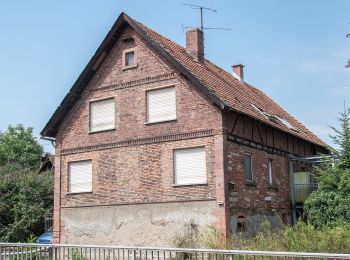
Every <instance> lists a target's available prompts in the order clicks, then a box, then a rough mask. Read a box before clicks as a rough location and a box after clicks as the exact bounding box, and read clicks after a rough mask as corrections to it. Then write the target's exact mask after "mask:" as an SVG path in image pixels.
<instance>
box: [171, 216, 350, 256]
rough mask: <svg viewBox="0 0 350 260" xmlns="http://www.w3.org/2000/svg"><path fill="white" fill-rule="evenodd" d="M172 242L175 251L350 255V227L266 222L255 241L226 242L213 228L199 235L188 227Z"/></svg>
mask: <svg viewBox="0 0 350 260" xmlns="http://www.w3.org/2000/svg"><path fill="white" fill-rule="evenodd" d="M173 242H174V246H175V247H181V248H212V249H241V250H263V251H290V252H314V253H317V252H320V253H350V225H349V224H343V225H339V226H338V227H335V228H329V227H325V228H321V229H316V228H314V227H313V226H312V225H308V224H305V223H303V222H299V223H297V224H296V225H295V226H293V227H291V226H287V225H284V226H281V227H280V228H276V227H272V225H271V224H270V223H269V222H268V221H265V222H264V223H263V224H262V227H261V230H260V231H259V232H258V233H257V234H256V235H255V236H254V237H250V238H247V237H245V236H244V235H239V234H236V235H234V234H232V235H231V236H230V237H229V239H227V240H226V241H225V240H224V239H223V238H222V237H221V236H220V234H218V232H217V231H216V230H215V228H213V227H207V228H206V229H205V230H204V231H203V232H201V233H199V232H197V231H196V232H194V231H191V230H190V229H189V228H188V227H187V228H186V229H185V230H183V231H182V232H180V233H179V234H177V235H176V236H175V238H174V241H173Z"/></svg>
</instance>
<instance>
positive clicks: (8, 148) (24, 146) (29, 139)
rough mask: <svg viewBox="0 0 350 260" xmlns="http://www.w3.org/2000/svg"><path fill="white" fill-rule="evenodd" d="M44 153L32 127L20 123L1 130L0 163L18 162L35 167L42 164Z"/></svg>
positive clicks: (27, 166) (28, 166) (24, 165)
mask: <svg viewBox="0 0 350 260" xmlns="http://www.w3.org/2000/svg"><path fill="white" fill-rule="evenodd" d="M42 153H43V148H42V146H41V145H40V144H39V143H38V141H37V140H36V138H35V137H34V136H33V129H32V128H25V127H24V126H23V125H21V124H19V125H16V126H9V127H8V129H7V130H6V131H5V132H3V133H2V132H0V165H5V164H8V163H17V164H20V165H22V166H23V167H26V168H35V167H37V166H39V164H40V158H41V156H42Z"/></svg>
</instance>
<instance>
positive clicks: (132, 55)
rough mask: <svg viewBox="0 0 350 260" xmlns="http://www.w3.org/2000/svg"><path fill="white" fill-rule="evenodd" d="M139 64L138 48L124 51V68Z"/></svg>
mask: <svg viewBox="0 0 350 260" xmlns="http://www.w3.org/2000/svg"><path fill="white" fill-rule="evenodd" d="M136 66H137V55H136V48H130V49H127V50H125V51H123V69H129V68H134V67H136Z"/></svg>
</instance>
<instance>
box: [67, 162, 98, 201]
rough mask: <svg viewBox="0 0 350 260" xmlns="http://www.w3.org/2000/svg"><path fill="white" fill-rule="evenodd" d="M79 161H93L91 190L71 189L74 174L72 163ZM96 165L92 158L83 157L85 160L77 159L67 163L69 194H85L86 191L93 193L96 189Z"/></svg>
mask: <svg viewBox="0 0 350 260" xmlns="http://www.w3.org/2000/svg"><path fill="white" fill-rule="evenodd" d="M79 162H91V190H89V191H72V190H71V182H72V176H71V165H72V164H74V163H79ZM93 169H94V167H93V160H92V159H83V160H76V161H69V162H68V163H67V173H68V174H67V194H84V193H93V190H94V170H93Z"/></svg>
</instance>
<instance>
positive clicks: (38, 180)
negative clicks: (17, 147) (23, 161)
mask: <svg viewBox="0 0 350 260" xmlns="http://www.w3.org/2000/svg"><path fill="white" fill-rule="evenodd" d="M0 198H1V199H0V242H26V241H27V240H28V239H29V238H31V237H33V236H38V235H40V234H41V233H42V232H43V231H44V214H45V213H46V212H47V211H48V210H49V209H50V208H51V207H52V205H53V175H52V173H51V172H45V173H40V174H39V173H37V171H35V170H34V171H33V170H31V171H28V170H26V169H24V168H23V167H22V166H19V165H18V164H7V165H5V166H0Z"/></svg>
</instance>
